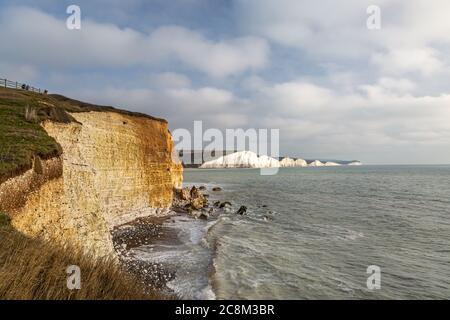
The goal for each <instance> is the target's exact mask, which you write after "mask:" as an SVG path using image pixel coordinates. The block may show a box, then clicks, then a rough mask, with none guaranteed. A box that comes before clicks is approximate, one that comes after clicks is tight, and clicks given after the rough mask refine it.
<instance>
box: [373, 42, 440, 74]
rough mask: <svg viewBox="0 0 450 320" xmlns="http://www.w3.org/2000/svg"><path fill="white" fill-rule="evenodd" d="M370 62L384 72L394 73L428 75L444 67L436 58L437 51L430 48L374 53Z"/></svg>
mask: <svg viewBox="0 0 450 320" xmlns="http://www.w3.org/2000/svg"><path fill="white" fill-rule="evenodd" d="M372 62H373V63H375V64H377V65H378V66H379V67H380V68H381V70H382V72H383V73H384V74H394V75H395V74H405V73H409V72H419V73H421V74H422V75H424V76H429V75H432V74H434V73H436V72H439V71H442V70H443V69H444V63H443V62H442V61H441V60H440V59H439V58H438V52H437V51H436V50H434V49H431V48H415V49H398V50H391V51H389V52H387V53H374V54H373V55H372Z"/></svg>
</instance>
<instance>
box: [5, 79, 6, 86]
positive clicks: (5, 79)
mask: <svg viewBox="0 0 450 320" xmlns="http://www.w3.org/2000/svg"><path fill="white" fill-rule="evenodd" d="M5 88H6V79H5Z"/></svg>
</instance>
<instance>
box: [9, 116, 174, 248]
mask: <svg viewBox="0 0 450 320" xmlns="http://www.w3.org/2000/svg"><path fill="white" fill-rule="evenodd" d="M72 116H73V117H74V118H75V119H76V120H77V121H78V122H79V123H74V122H73V123H70V124H61V123H54V122H45V123H43V126H44V128H45V130H46V131H47V132H48V134H49V135H50V136H52V137H54V138H55V139H56V140H57V141H58V143H59V144H60V145H61V146H62V148H63V155H62V159H59V160H54V161H57V162H59V163H60V164H62V166H61V167H62V174H60V176H59V177H58V175H53V176H51V177H49V179H46V180H45V181H46V182H45V183H41V184H40V185H39V187H36V188H34V189H33V190H32V191H30V192H29V194H28V195H27V197H26V200H25V201H23V203H20V204H19V205H18V206H17V208H15V209H14V210H12V211H10V213H12V223H13V225H14V226H15V227H16V228H17V229H18V230H20V231H22V232H24V233H25V234H27V235H30V236H39V237H43V238H46V239H50V240H54V241H57V242H60V243H62V244H64V243H67V242H69V243H71V244H72V245H75V246H76V247H79V248H81V249H83V250H84V251H89V252H92V253H94V254H95V255H97V256H105V255H109V254H111V253H113V245H112V241H111V236H110V232H109V230H110V228H111V227H112V226H113V225H115V224H118V223H121V222H123V221H126V220H130V219H132V218H134V217H138V216H144V215H152V214H153V215H162V214H164V213H165V212H167V210H165V209H167V208H169V207H170V205H171V203H172V198H173V188H174V187H176V188H179V187H181V184H182V167H181V164H179V163H177V162H176V161H174V160H173V159H175V158H172V155H173V154H175V153H174V150H173V143H172V138H171V135H170V133H169V131H168V127H167V123H165V122H164V121H158V120H153V119H149V118H141V117H136V116H129V115H123V114H118V113H113V112H86V113H75V114H72ZM45 170H47V169H45ZM45 170H44V171H45ZM47 171H48V172H50V171H49V169H48V170H47ZM27 174H29V172H27V173H26V174H25V175H27ZM25 175H24V176H25ZM20 179H23V176H21V177H16V178H14V179H11V180H10V181H8V182H7V183H9V188H7V190H16V189H17V190H19V189H20V188H21V187H20V185H18V183H19V182H20ZM13 186H16V188H15V189H14V188H12V187H13ZM2 187H3V185H2Z"/></svg>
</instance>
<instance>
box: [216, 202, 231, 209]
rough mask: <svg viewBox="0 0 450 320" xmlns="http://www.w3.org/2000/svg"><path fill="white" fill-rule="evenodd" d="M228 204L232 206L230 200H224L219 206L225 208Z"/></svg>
mask: <svg viewBox="0 0 450 320" xmlns="http://www.w3.org/2000/svg"><path fill="white" fill-rule="evenodd" d="M226 206H230V207H231V202H228V201H225V202H222V203H221V204H220V205H219V208H221V209H223V208H225V207H226Z"/></svg>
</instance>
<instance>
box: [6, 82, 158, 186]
mask: <svg viewBox="0 0 450 320" xmlns="http://www.w3.org/2000/svg"><path fill="white" fill-rule="evenodd" d="M89 111H99V112H102V111H103V112H104V111H110V112H117V113H122V114H127V115H131V116H139V117H146V118H150V119H153V120H156V121H163V122H165V120H163V119H158V118H154V117H151V116H148V115H145V114H140V113H134V112H129V111H125V110H119V109H115V108H113V107H109V106H99V105H94V104H90V103H85V102H81V101H78V100H73V99H70V98H67V97H64V96H62V95H43V94H39V93H34V92H29V91H24V90H15V89H7V88H0V183H2V182H4V181H5V180H6V179H8V178H10V177H13V176H15V175H17V174H20V173H22V172H24V171H26V170H28V169H30V168H31V166H32V159H33V156H34V155H36V156H39V157H41V158H42V159H48V158H51V157H55V156H58V155H60V154H61V152H62V150H61V147H60V146H59V145H58V143H57V142H56V141H55V140H54V139H53V138H52V137H50V136H49V135H48V134H47V133H46V132H45V130H44V129H43V128H42V127H41V126H40V122H41V121H43V120H46V119H50V120H53V121H57V122H65V123H67V122H71V121H75V120H74V119H73V117H72V116H70V115H69V113H68V112H71V113H72V112H73V113H74V112H89Z"/></svg>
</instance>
